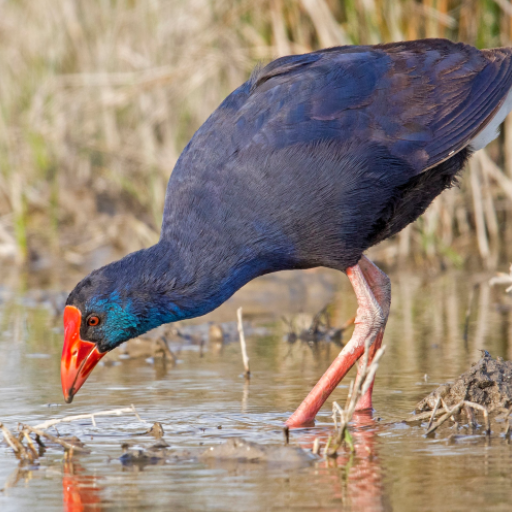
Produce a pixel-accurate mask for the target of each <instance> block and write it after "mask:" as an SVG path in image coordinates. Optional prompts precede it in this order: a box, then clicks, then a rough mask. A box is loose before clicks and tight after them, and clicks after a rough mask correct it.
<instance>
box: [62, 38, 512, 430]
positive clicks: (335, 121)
mask: <svg viewBox="0 0 512 512" xmlns="http://www.w3.org/2000/svg"><path fill="white" fill-rule="evenodd" d="M511 87H512V49H510V48H496V49H486V50H479V49H477V48H475V47H473V46H470V45H468V44H464V43H454V42H451V41H448V40H445V39H422V40H415V41H407V42H395V43H387V44H379V45H373V46H341V47H335V48H328V49H323V50H319V51H314V52H312V53H307V54H303V55H291V56H285V57H281V58H278V59H277V60H274V61H273V62H270V63H269V64H267V65H266V66H264V67H263V66H259V67H256V69H255V70H254V71H253V73H252V74H251V76H250V78H249V79H248V80H247V81H246V82H245V83H244V84H242V85H241V86H240V87H238V88H237V89H236V90H235V91H233V92H232V93H231V94H230V95H229V96H227V98H226V99H225V100H224V101H223V102H222V103H221V104H220V106H219V107H218V108H217V109H216V110H215V111H214V112H213V113H212V114H211V115H210V117H209V118H208V119H207V120H206V121H205V122H204V124H203V125H202V126H201V127H200V128H199V129H198V130H197V132H196V133H195V134H194V135H193V137H192V138H191V140H190V141H189V142H188V144H187V145H186V147H185V148H184V150H183V152H182V153H181V155H180V156H179V158H178V160H177V162H176V165H175V167H174V169H173V171H172V173H171V176H170V178H169V182H168V185H167V190H166V196H165V204H164V211H163V220H162V227H161V235H160V239H159V241H158V243H156V244H155V245H153V246H151V247H149V248H145V249H142V250H139V251H137V252H134V253H131V254H129V255H127V256H125V257H124V258H122V259H120V260H119V261H115V262H113V263H110V264H108V265H106V266H104V267H102V268H100V269H97V270H94V271H93V272H91V273H90V274H89V275H88V276H87V277H85V278H84V279H83V280H82V281H80V282H79V283H78V284H77V285H76V287H75V288H74V289H73V291H72V292H71V293H70V294H69V296H68V298H67V301H66V306H65V309H64V328H65V331H64V346H63V352H62V359H61V381H62V388H63V393H64V398H65V400H66V401H67V402H68V403H69V402H71V400H72V399H73V397H74V395H75V394H76V393H77V391H78V390H79V389H80V387H81V386H82V385H83V384H84V382H85V381H86V379H87V378H88V376H89V375H90V373H91V372H92V370H93V368H94V367H95V366H96V364H97V363H98V361H100V359H101V358H102V357H103V356H104V355H105V354H106V353H107V352H109V351H111V350H112V349H114V348H116V347H117V346H119V345H120V344H121V343H123V342H124V341H126V340H128V339H130V338H133V337H136V336H138V335H141V334H143V333H144V332H146V331H148V330H150V329H153V328H155V327H157V326H159V325H161V324H165V323H170V322H176V321H179V320H183V319H188V318H193V317H198V316H201V315H204V314H206V313H208V312H210V311H212V310H214V309H215V308H217V307H218V306H220V305H221V304H222V303H223V302H225V301H226V300H227V299H228V298H229V297H231V296H232V295H233V294H234V293H235V292H236V291H237V290H238V289H239V288H241V287H242V286H243V285H245V284H246V283H248V282H249V281H251V280H252V279H255V278H256V277H258V276H262V275H264V274H268V273H271V272H277V271H282V270H292V269H310V268H314V267H328V268H331V269H337V270H339V271H341V272H344V273H345V274H346V275H347V276H348V278H349V280H350V282H351V284H352V286H353V288H354V292H355V294H356V298H357V302H358V309H357V316H356V320H355V328H354V332H353V335H352V338H351V339H350V341H349V342H348V343H347V344H346V345H345V346H344V347H343V349H342V350H341V352H340V353H339V355H338V356H337V357H336V358H335V360H334V361H333V362H332V364H331V365H330V367H329V368H328V369H327V370H326V372H325V374H324V375H323V376H322V377H321V379H320V380H319V382H318V383H317V384H316V385H315V387H314V388H313V389H312V390H311V392H310V393H309V394H308V396H307V397H306V398H305V399H304V401H303V402H302V403H301V404H300V405H299V407H298V408H297V410H296V411H295V412H294V413H293V414H292V415H291V416H290V418H289V419H288V420H287V424H288V426H289V427H292V428H297V427H302V426H307V425H311V424H313V423H314V419H315V416H316V414H317V413H318V411H319V410H320V408H321V407H322V405H323V404H324V402H325V401H326V399H327V397H328V396H329V395H330V394H331V392H332V391H333V390H334V389H335V388H336V387H337V386H338V384H339V382H340V381H341V379H342V378H343V377H344V376H345V375H346V373H347V372H348V371H349V369H350V368H351V367H352V366H353V365H354V364H355V363H356V362H357V361H358V360H359V361H361V360H362V359H364V358H361V356H362V354H363V353H364V350H365V346H367V347H369V349H368V350H369V360H370V361H371V360H372V359H373V357H374V355H375V352H376V350H377V349H378V348H379V347H380V346H381V344H382V339H383V335H384V329H385V326H386V322H387V319H388V315H389V309H390V303H391V285H390V279H389V278H388V277H387V276H386V274H385V273H384V272H382V271H381V270H380V269H379V268H378V267H377V266H376V265H375V264H374V263H373V262H371V261H370V260H369V259H368V258H367V257H366V256H365V255H364V253H365V251H367V249H369V248H370V247H371V246H373V245H375V244H377V243H378V242H380V241H382V240H384V239H386V238H388V237H390V236H392V235H395V234H396V233H398V232H399V231H400V230H402V229H403V228H405V227H406V226H407V225H408V224H410V223H411V222H413V221H414V220H415V219H417V218H418V217H419V216H420V215H421V214H422V213H423V212H424V211H425V210H426V208H427V207H428V206H429V204H430V203H431V202H432V201H433V200H434V198H436V197H437V196H438V195H439V194H440V193H441V192H442V191H443V190H445V189H447V188H450V187H452V186H454V185H455V184H456V183H457V178H458V176H459V173H460V171H461V170H462V168H463V167H464V165H465V164H466V162H467V161H468V159H469V158H470V157H471V155H472V154H473V153H474V152H475V151H477V150H479V149H481V148H483V147H484V146H486V145H487V144H488V143H489V142H491V141H492V140H493V139H495V138H496V137H497V136H498V134H499V125H500V124H501V123H502V122H503V120H504V119H505V117H506V115H507V114H508V113H509V112H510V110H512V92H511ZM361 364H362V363H361V362H360V363H359V371H361ZM372 388H373V382H372V385H371V386H370V388H369V389H368V391H367V392H366V393H365V395H364V396H362V397H361V398H360V399H359V402H358V404H357V410H366V409H370V410H371V408H372Z"/></svg>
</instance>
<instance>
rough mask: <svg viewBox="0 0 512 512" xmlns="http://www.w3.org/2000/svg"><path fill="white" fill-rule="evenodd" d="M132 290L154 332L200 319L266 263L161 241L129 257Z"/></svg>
mask: <svg viewBox="0 0 512 512" xmlns="http://www.w3.org/2000/svg"><path fill="white" fill-rule="evenodd" d="M135 254H136V255H138V256H137V257H136V258H134V261H133V276H134V277H133V285H135V286H137V288H138V289H139V290H140V296H141V299H142V300H141V303H144V304H145V307H147V309H148V311H150V312H151V318H152V319H153V322H154V325H152V327H156V326H157V325H160V324H162V323H169V322H174V321H177V320H183V319H187V318H193V317H197V316H201V315H204V314H206V313H208V312H210V311H212V310H213V309H215V308H217V307H218V306H220V305H221V304H222V303H223V302H224V301H226V300H227V299H228V298H229V297H231V295H233V293H235V292H236V291H237V290H238V289H239V288H241V287H242V286H243V285H244V284H246V283H247V282H249V281H250V280H252V279H253V278H255V277H257V276H258V275H261V274H264V273H266V272H268V271H269V270H268V269H267V267H268V262H267V261H265V260H263V259H262V260H261V261H262V262H263V261H264V263H265V264H263V263H259V261H258V258H254V257H251V255H248V254H245V255H244V254H238V253H237V252H236V251H231V252H229V251H226V250H224V253H223V254H219V253H218V252H217V251H216V248H215V246H212V247H210V248H209V250H208V248H207V247H197V248H196V251H191V249H190V247H186V246H183V245H182V244H180V243H179V242H178V241H172V240H161V241H160V242H159V243H158V244H156V245H154V246H153V247H150V248H149V249H145V250H143V251H139V253H135Z"/></svg>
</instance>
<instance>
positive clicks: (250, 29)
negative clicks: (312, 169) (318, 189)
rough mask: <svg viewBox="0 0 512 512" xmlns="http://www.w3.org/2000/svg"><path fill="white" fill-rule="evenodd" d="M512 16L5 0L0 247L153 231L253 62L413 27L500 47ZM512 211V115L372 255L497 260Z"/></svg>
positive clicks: (39, 250)
mask: <svg viewBox="0 0 512 512" xmlns="http://www.w3.org/2000/svg"><path fill="white" fill-rule="evenodd" d="M511 15H512V4H510V3H509V0H462V1H461V0H454V1H451V0H422V1H416V0H347V1H343V0H231V1H227V0H170V1H164V0H151V1H149V0H117V1H116V0H76V1H69V0H37V2H35V1H33V0H18V1H7V0H6V1H3V2H0V171H1V172H0V257H2V258H4V259H7V260H14V261H16V262H18V263H20V264H23V265H28V268H31V269H44V268H48V267H50V266H52V265H54V264H55V262H56V261H61V259H62V258H63V259H64V260H65V261H67V262H68V263H70V264H73V265H78V266H87V267H90V266H97V265H99V264H102V263H104V262H105V261H107V260H109V259H111V258H114V257H117V256H120V255H122V254H125V253H127V252H129V251H132V250H136V249H138V248H140V247H143V246H148V245H150V244H152V243H154V242H156V240H157V239H158V233H159V226H160V219H161V213H162V209H163V202H164V193H165V186H166V183H167V179H168V177H169V175H170V173H171V171H172V168H173V165H174V163H175V161H176V159H177V157H178V156H179V153H180V151H181V149H182V148H183V147H184V145H185V144H186V142H187V141H188V139H189V138H190V137H191V135H192V134H193V133H194V131H195V130H196V129H197V128H198V127H199V126H200V124H201V123H202V122H203V121H204V120H205V119H206V117H207V116H208V115H209V114H210V113H211V112H212V111H213V110H214V109H215V108H216V106H217V105H218V104H219V103H220V102H221V101H222V99H223V98H224V97H225V96H226V95H227V94H229V93H230V92H231V91H232V90H233V89H234V88H236V87H237V86H239V85H240V84H241V83H242V82H243V81H244V80H246V79H247V78H248V76H249V74H250V72H251V70H252V69H253V67H254V66H255V65H256V63H257V62H259V61H263V62H267V61H269V60H271V59H273V58H276V57H279V56H282V55H285V54H291V53H304V52H309V51H311V50H315V49H318V48H322V47H328V46H335V45H343V44H373V43H378V42H380V41H396V40H402V39H415V38H420V37H448V38H450V39H452V40H457V41H459V40H460V41H465V42H468V43H471V44H474V45H476V46H478V47H494V46H503V45H510V44H511V39H512V17H511ZM511 216H512V118H509V120H507V122H506V123H505V129H504V131H503V134H502V136H501V138H500V139H499V140H498V141H496V142H494V143H493V144H492V145H491V146H490V147H489V148H488V149H487V152H485V153H484V152H480V153H479V154H478V155H477V157H475V158H474V159H473V160H472V163H471V164H470V166H469V170H468V171H466V172H465V173H464V175H463V178H462V179H461V183H460V188H459V189H453V190H450V191H448V192H445V193H444V194H443V195H442V197H440V198H439V199H438V200H436V201H435V203H434V204H433V205H432V206H431V208H430V209H429V210H428V212H427V213H426V214H425V215H424V216H423V217H422V218H421V219H420V220H419V221H418V222H416V223H415V224H414V225H413V226H411V227H409V228H408V229H406V230H405V231H404V232H402V233H401V234H400V235H399V236H397V237H396V238H395V239H392V240H389V241H387V242H385V243H384V244H381V245H380V246H379V247H377V248H375V249H374V251H373V255H374V257H376V258H377V259H379V260H381V261H383V260H384V261H386V262H387V263H388V265H393V264H396V263H398V262H402V261H405V262H411V263H415V264H428V265H430V266H436V267H438V266H439V265H441V266H459V267H460V266H463V265H473V266H482V265H483V266H484V267H487V268H493V267H495V266H496V265H497V264H498V262H499V261H506V259H507V258H508V251H507V249H508V247H510V246H511V244H510V241H511V239H512V229H510V228H508V225H509V224H510V222H509V219H510V218H511ZM511 225H512V224H511Z"/></svg>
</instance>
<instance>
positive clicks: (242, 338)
mask: <svg viewBox="0 0 512 512" xmlns="http://www.w3.org/2000/svg"><path fill="white" fill-rule="evenodd" d="M236 316H237V318H238V336H239V337H240V346H241V347H242V360H243V362H244V370H245V378H246V379H250V378H251V369H250V368H249V356H248V355H247V346H246V344H245V334H244V325H243V323H242V308H238V309H237V311H236Z"/></svg>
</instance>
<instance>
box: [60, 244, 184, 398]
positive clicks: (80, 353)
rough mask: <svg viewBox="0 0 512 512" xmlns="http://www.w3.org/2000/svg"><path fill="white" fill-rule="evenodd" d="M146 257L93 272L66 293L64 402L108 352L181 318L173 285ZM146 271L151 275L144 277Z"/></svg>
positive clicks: (139, 255)
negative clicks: (174, 299) (150, 270)
mask: <svg viewBox="0 0 512 512" xmlns="http://www.w3.org/2000/svg"><path fill="white" fill-rule="evenodd" d="M150 256H151V255H150V254H143V253H142V251H141V252H139V253H133V254H131V255H129V256H128V257H126V258H124V259H122V260H120V261H118V262H115V263H112V264H110V265H107V266H106V267H103V268H101V269H99V270H95V271H94V272H92V273H91V274H90V275H89V276H87V277H86V278H85V279H83V280H82V281H80V283H78V284H77V286H76V287H75V289H74V290H73V291H72V292H71V293H70V295H69V297H68V299H67V301H66V307H65V309H64V348H63V351H62V359H61V381H62V390H63V393H64V398H65V400H66V402H68V403H71V401H72V400H73V396H74V395H75V394H76V393H77V391H78V390H79V389H80V387H81V386H82V385H83V384H84V382H85V381H86V379H87V377H88V376H89V375H90V373H91V372H92V370H93V369H94V367H95V366H96V365H97V364H98V362H99V361H100V360H101V358H102V357H103V356H105V354H106V353H107V352H109V351H110V350H112V349H114V348H116V347H117V346H119V345H120V344H121V343H122V342H123V341H126V340H129V339H131V338H134V337H136V336H139V335H140V334H143V333H145V332H147V331H149V330H150V329H153V328H155V327H157V326H159V325H161V324H164V323H168V322H172V321H175V320H178V319H179V318H180V317H181V316H182V315H181V314H180V313H181V312H180V310H179V308H178V306H177V305H176V302H175V301H172V295H173V293H172V292H173V280H172V279H168V278H167V276H166V272H165V271H163V272H158V264H157V263H156V262H155V265H153V266H152V265H151V261H149V263H148V261H147V259H148V257H149V259H150V260H151V259H152V258H151V257H150ZM145 268H146V269H148V268H149V269H153V270H154V272H145V271H144V269H145ZM155 274H156V275H158V278H156V277H154V276H155ZM170 297H171V299H170Z"/></svg>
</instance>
